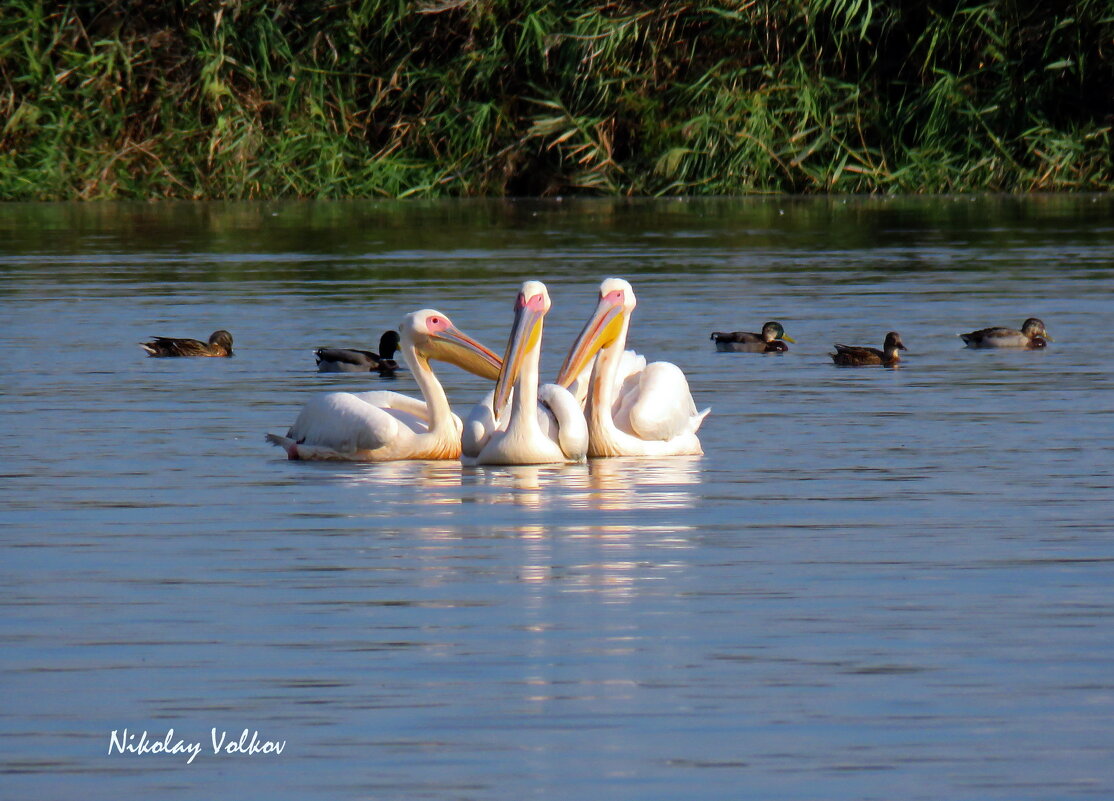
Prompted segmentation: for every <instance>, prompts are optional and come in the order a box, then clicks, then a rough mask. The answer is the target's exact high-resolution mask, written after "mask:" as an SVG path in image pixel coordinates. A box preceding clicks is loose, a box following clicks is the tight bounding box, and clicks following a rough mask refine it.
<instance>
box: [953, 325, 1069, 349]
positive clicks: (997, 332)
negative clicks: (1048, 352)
mask: <svg viewBox="0 0 1114 801" xmlns="http://www.w3.org/2000/svg"><path fill="white" fill-rule="evenodd" d="M959 336H960V337H961V338H962V339H963V342H964V344H965V345H966V346H967V347H969V348H1027V349H1029V350H1037V349H1039V348H1044V347H1047V346H1048V343H1049V342H1052V341H1054V340H1053V339H1052V337H1050V336H1049V335H1048V332H1047V331H1045V330H1044V323H1043V322H1041V321H1040V320H1039V319H1038V318H1036V317H1030V318H1029V319H1028V320H1026V321H1025V322H1024V323H1022V324H1021V330H1020V331H1018V330H1017V329H1016V328H1003V327H1001V326H998V327H994V328H980V329H979V330H978V331H971V332H970V333H967V334H960V335H959Z"/></svg>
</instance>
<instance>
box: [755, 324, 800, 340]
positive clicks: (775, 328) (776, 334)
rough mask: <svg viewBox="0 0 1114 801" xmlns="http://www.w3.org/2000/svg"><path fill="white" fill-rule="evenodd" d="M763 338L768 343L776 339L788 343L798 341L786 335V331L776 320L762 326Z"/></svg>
mask: <svg viewBox="0 0 1114 801" xmlns="http://www.w3.org/2000/svg"><path fill="white" fill-rule="evenodd" d="M762 338H763V339H764V340H766V341H767V342H773V341H774V340H775V339H784V340H785V341H786V342H793V343H796V341H797V340H795V339H793V337H787V336H786V335H785V329H784V328H782V327H781V323H779V322H777V321H776V320H771V321H770V322H768V323H766V324H765V325H763V326H762Z"/></svg>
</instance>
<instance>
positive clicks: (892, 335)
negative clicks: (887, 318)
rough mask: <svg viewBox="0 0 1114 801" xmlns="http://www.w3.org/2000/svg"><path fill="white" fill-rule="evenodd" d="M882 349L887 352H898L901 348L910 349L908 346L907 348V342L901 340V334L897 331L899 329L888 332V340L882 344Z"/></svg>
mask: <svg viewBox="0 0 1114 801" xmlns="http://www.w3.org/2000/svg"><path fill="white" fill-rule="evenodd" d="M882 350H884V351H885V352H886V353H894V354H896V353H897V352H898V351H899V350H908V348H906V347H905V343H904V342H902V341H901V334H899V333H897V331H890V332H889V333H888V334H886V342H885V344H884V345H882Z"/></svg>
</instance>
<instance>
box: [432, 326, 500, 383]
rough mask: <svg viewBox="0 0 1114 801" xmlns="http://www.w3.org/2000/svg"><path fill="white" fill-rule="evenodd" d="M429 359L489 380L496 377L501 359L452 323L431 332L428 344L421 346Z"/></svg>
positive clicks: (498, 373)
mask: <svg viewBox="0 0 1114 801" xmlns="http://www.w3.org/2000/svg"><path fill="white" fill-rule="evenodd" d="M423 351H425V355H426V356H427V357H428V358H430V359H439V360H440V361H443V362H449V363H450V364H455V365H456V366H457V367H459V368H461V369H462V370H467V371H468V372H470V373H472V374H474V375H478V376H480V377H481V378H489V379H491V380H493V381H494V380H496V379H498V377H499V375H500V373H501V371H502V369H503V360H502V359H500V358H499V357H498V356H496V355H495V353H494V352H493V351H492V350H491V349H489V348H487V347H485V346H484V345H482V344H481V343H479V342H477V341H476V340H475V339H472V337H470V336H468V335H467V334H465V333H464V332H463V331H461V330H460V329H459V328H457V327H456V326H454V325H447V326H445V327H444V328H442V329H440V330H439V331H435V332H432V333H431V334H430V337H429V343H428V345H427V346H426V347H425V348H423Z"/></svg>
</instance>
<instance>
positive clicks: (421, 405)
mask: <svg viewBox="0 0 1114 801" xmlns="http://www.w3.org/2000/svg"><path fill="white" fill-rule="evenodd" d="M351 395H352V397H354V398H359V399H360V400H362V401H363V402H364V403H368V404H370V405H372V406H378V407H379V408H381V409H393V410H395V411H396V412H403V413H405V414H409V415H412V416H413V417H416V418H418V419H419V420H421V421H423V422H425V423H429V407H428V406H427V405H426V402H425V401H424V400H419V399H418V398H411V397H410V396H409V395H403V394H402V393H401V392H391V391H390V390H385V389H377V390H372V391H371V392H353V393H351ZM396 416H397V415H396Z"/></svg>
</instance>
